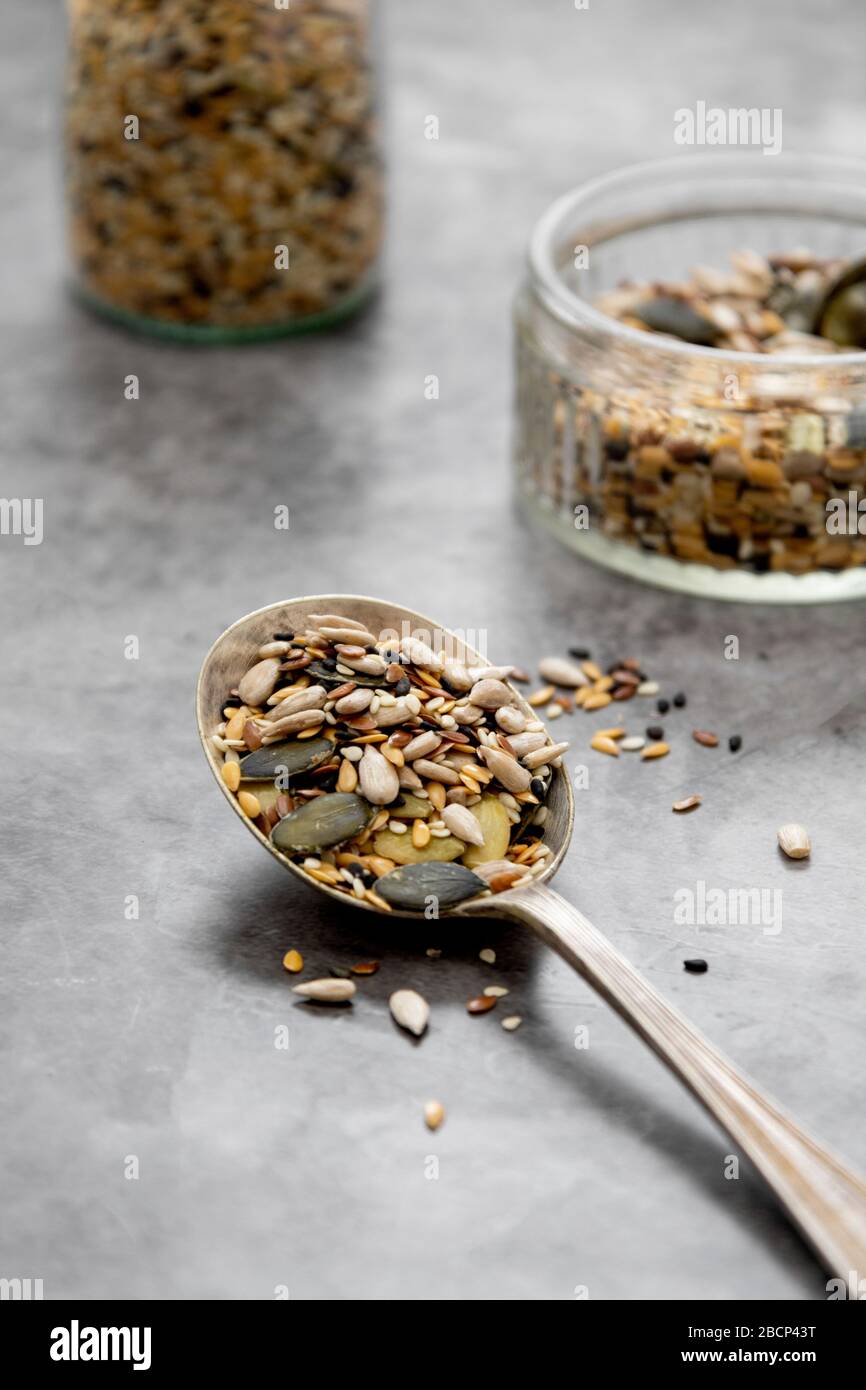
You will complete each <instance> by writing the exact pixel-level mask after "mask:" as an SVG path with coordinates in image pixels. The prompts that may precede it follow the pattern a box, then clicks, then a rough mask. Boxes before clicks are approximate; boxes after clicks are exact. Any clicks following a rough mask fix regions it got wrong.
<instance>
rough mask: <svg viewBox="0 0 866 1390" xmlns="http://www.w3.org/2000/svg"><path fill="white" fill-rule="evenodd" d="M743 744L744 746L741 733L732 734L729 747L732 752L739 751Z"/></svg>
mask: <svg viewBox="0 0 866 1390" xmlns="http://www.w3.org/2000/svg"><path fill="white" fill-rule="evenodd" d="M742 746H743V740H742V737H741V735H740V734H731V737H730V738H729V739H728V747H729V748H730V750H731V752H732V753H739V751H740V749H741V748H742Z"/></svg>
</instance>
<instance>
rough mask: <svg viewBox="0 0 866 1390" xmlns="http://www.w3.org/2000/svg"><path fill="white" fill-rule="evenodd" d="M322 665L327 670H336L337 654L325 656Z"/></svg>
mask: <svg viewBox="0 0 866 1390" xmlns="http://www.w3.org/2000/svg"><path fill="white" fill-rule="evenodd" d="M322 665H323V666H324V668H325V670H326V671H336V669H337V658H336V657H335V656H325V657H323V658H322Z"/></svg>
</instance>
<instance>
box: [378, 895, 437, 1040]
mask: <svg viewBox="0 0 866 1390" xmlns="http://www.w3.org/2000/svg"><path fill="white" fill-rule="evenodd" d="M380 887H381V884H380ZM388 1007H389V1009H390V1010H391V1015H392V1017H393V1019H394V1022H395V1023H399V1025H400V1027H401V1028H405V1029H406V1031H407V1032H409V1033H414V1035H415V1037H416V1038H420V1037H421V1034H422V1033H423V1032H424V1031H425V1029H426V1027H427V1024H428V1023H429V1021H430V1005H429V1004H428V1003H427V1000H426V999H424V998H423V996H422V995H420V994H418V992H417V990H414V989H398V990H395V991H394V993H393V994H392V995H391V997H390V999H389V1000H388Z"/></svg>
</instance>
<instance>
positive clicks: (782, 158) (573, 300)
mask: <svg viewBox="0 0 866 1390" xmlns="http://www.w3.org/2000/svg"><path fill="white" fill-rule="evenodd" d="M759 158H761V156H759V155H758V154H757V152H754V151H753V152H751V153H746V152H743V151H741V152H738V153H728V152H726V153H717V154H710V155H703V154H688V155H678V156H677V155H675V156H673V157H670V158H667V159H655V160H645V161H642V162H640V163H636V164H628V165H625V166H623V167H620V168H618V169H614V170H612V171H610V172H609V173H607V174H601V175H598V176H597V177H596V178H594V179H589V180H588V181H587V182H586V183H582V184H578V186H577V187H576V188H572V189H570V190H569V192H567V193H564V194H563V195H562V196H561V197H559V198H557V199H556V200H555V201H554V202H553V203H551V204H550V206H549V207H548V208H547V210H546V212H544V213H543V214H542V216H541V217H540V218H539V219H538V221H537V222H536V224H535V226H534V228H533V230H532V233H531V236H530V240H529V249H528V262H529V270H530V274H531V277H532V281H533V286H534V288H535V290H536V292H538V293H539V294H540V297H541V299H542V301H543V302H544V304H545V306H546V307H547V309H548V310H549V311H550V312H551V313H552V314H554V315H555V317H556V318H557V319H558V320H559V321H560V322H561V323H562V324H564V326H565V327H567V328H571V329H574V330H577V331H580V330H581V329H583V330H591V331H592V332H593V334H594V336H595V337H596V338H597V340H598V341H599V342H604V341H607V342H609V343H610V344H611V346H614V345H616V344H622V345H624V346H629V347H631V348H636V349H639V350H643V351H646V350H647V348H648V347H650V346H651V348H652V351H653V354H654V355H655V356H656V358H657V359H658V360H659V361H660V362H665V361H667V362H668V363H669V364H670V366H671V367H675V366H677V365H678V366H680V367H682V366H683V365H684V364H685V363H686V362H689V361H703V362H705V363H710V362H714V363H716V364H719V363H725V364H730V367H731V370H732V371H734V370H735V369H736V367H737V366H738V365H739V366H741V367H743V366H749V367H751V368H753V369H754V370H755V371H756V372H768V371H771V372H773V373H774V374H779V375H786V374H788V373H791V374H796V373H797V372H802V371H804V370H807V369H809V368H815V367H819V366H820V369H821V371H822V372H824V373H825V374H830V375H833V374H836V373H837V372H838V373H840V374H844V373H846V372H849V371H851V369H852V368H859V369H860V370H861V371H862V369H863V368H864V366H866V350H864V349H857V350H856V351H851V352H839V353H821V352H812V353H785V354H784V355H782V354H775V353H766V352H736V351H734V350H733V349H730V350H727V351H725V350H724V349H721V348H713V347H701V346H699V345H698V344H696V343H687V342H680V341H678V340H677V339H675V338H666V337H663V336H661V335H657V334H650V333H647V332H645V331H644V330H643V329H640V328H631V327H629V325H628V324H624V323H620V322H619V320H617V319H614V318H611V317H610V316H609V315H608V314H605V313H603V312H602V311H601V310H600V309H596V308H594V306H593V305H592V304H590V303H589V302H588V301H587V300H585V299H581V297H580V295H578V294H576V293H575V292H574V290H572V289H571V288H570V287H569V285H568V284H567V283H566V281H565V279H564V278H563V276H562V273H561V269H560V266H559V264H558V262H557V258H556V249H557V246H558V245H559V244H561V241H562V234H563V233H564V232H565V231H566V229H567V227H568V224H569V223H570V222H571V220H572V219H573V217H574V215H575V214H577V213H579V212H580V211H581V209H582V208H584V209H585V211H587V212H589V211H590V210H591V207H592V203H593V200H594V199H596V198H597V197H600V196H604V194H606V193H608V192H613V191H615V190H616V189H617V188H618V187H628V185H629V184H630V183H634V182H638V181H642V180H646V179H653V178H658V179H662V178H664V177H665V176H670V175H676V176H679V177H682V178H683V179H689V178H690V177H695V178H697V177H699V176H701V175H703V176H706V175H707V174H709V173H713V172H718V173H721V172H723V171H726V172H727V173H728V174H734V173H738V172H741V173H744V174H745V173H749V174H754V173H755V172H756V167H755V160H756V159H759ZM765 164H766V165H767V166H769V167H765ZM758 167H760V168H761V169H762V173H763V178H762V182H763V183H766V182H767V181H768V179H769V180H771V179H772V178H773V177H774V171H775V172H776V173H785V174H787V175H791V174H794V173H798V174H799V175H800V176H801V177H802V176H803V175H807V174H810V175H813V176H814V177H820V176H821V175H824V176H826V175H828V174H830V173H833V172H835V173H836V174H842V173H844V174H846V175H848V177H849V178H852V177H853V178H856V180H857V182H858V183H859V184H860V185H862V188H863V193H864V199H866V160H862V159H856V158H853V157H848V156H837V155H819V154H798V153H793V152H792V153H787V154H784V153H783V154H778V155H773V156H771V157H769V158H766V159H761V164H760V166H758ZM864 242H866V219H864Z"/></svg>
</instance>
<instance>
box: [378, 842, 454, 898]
mask: <svg viewBox="0 0 866 1390" xmlns="http://www.w3.org/2000/svg"><path fill="white" fill-rule="evenodd" d="M373 849H374V850H375V852H376V854H380V855H383V856H384V857H385V858H386V859H393V860H394V862H395V864H446V863H449V862H450V861H451V860H452V859H459V858H460V856H461V854H462V853H463V851H464V850H465V849H466V845H465V843H464V841H463V840H458V839H456V837H455V836H454V835H451V834H449V833H448V832H447V831H446V832H445V834H444V835H436V836H432V837H431V839H430V841H429V842H428V843H427V844H426V845H422V847H421V848H420V849H419V848H418V847H417V845H415V844H413V843H412V836H411V835H395V834H394V831H393V830H379V831H378V832H377V833H376V834H375V835H374V836H373ZM380 885H381V880H380Z"/></svg>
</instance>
